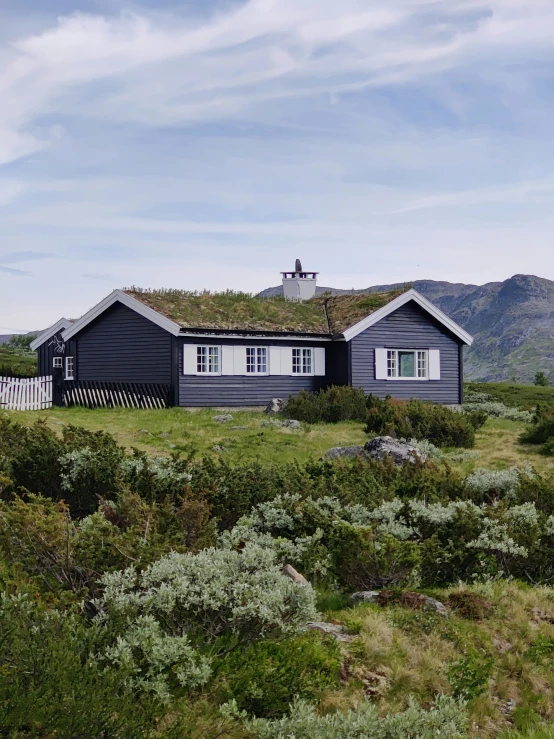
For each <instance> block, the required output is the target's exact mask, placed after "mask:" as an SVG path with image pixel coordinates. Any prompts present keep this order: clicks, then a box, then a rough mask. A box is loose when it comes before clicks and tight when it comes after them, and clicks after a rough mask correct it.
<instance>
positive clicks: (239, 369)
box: [233, 346, 246, 375]
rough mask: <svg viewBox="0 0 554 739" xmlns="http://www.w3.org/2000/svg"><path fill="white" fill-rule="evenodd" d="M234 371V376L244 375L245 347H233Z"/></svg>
mask: <svg viewBox="0 0 554 739" xmlns="http://www.w3.org/2000/svg"><path fill="white" fill-rule="evenodd" d="M233 351H234V370H235V375H245V374H246V347H245V346H234V347H233Z"/></svg>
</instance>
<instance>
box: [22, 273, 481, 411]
mask: <svg viewBox="0 0 554 739" xmlns="http://www.w3.org/2000/svg"><path fill="white" fill-rule="evenodd" d="M282 275H283V290H284V297H276V298H259V297H253V296H251V295H247V294H244V293H232V292H227V293H221V294H209V293H200V294H196V293H187V292H184V291H180V290H140V289H137V288H130V289H123V290H114V291H113V292H112V293H111V294H110V295H108V296H107V297H106V298H105V299H104V300H102V301H101V302H100V303H98V305H96V306H94V307H93V308H91V310H90V311H88V313H86V314H85V315H84V316H82V317H81V318H79V319H78V320H75V321H69V320H67V319H61V320H60V321H58V323H56V324H55V325H54V326H52V327H51V328H49V329H47V330H46V331H44V332H43V333H42V334H40V336H38V337H37V339H36V340H35V341H34V342H33V344H32V348H33V349H36V350H37V351H38V359H39V375H48V374H51V373H52V371H53V368H55V367H59V366H63V371H64V373H65V379H66V381H67V382H74V383H79V382H81V381H84V380H89V381H90V380H92V381H95V382H121V383H131V384H132V383H150V384H152V385H154V384H158V383H163V384H164V385H167V386H170V387H171V394H172V399H173V403H174V404H175V405H180V406H184V407H189V406H254V405H265V404H266V403H267V402H268V401H269V400H270V399H271V398H273V397H283V398H286V397H288V396H289V395H291V394H295V393H298V392H299V391H300V390H311V391H313V390H319V389H320V388H322V387H325V386H327V385H352V386H354V387H362V388H363V389H364V390H365V392H366V393H373V394H375V395H378V396H381V397H384V396H385V395H387V394H389V395H392V396H393V397H398V398H412V397H414V398H421V399H425V400H432V401H435V402H441V403H449V404H456V403H460V402H461V400H462V381H463V347H464V346H465V345H471V343H472V337H471V336H470V335H469V334H467V333H466V332H465V331H464V330H463V329H462V328H461V327H460V326H458V325H457V324H456V323H455V322H454V321H452V320H451V319H450V318H448V316H446V315H445V314H444V313H442V312H441V311H440V310H438V308H436V307H435V306H434V305H433V304H432V303H430V302H429V301H428V300H426V299H425V298H424V297H423V296H421V295H420V294H419V293H417V292H416V291H415V290H413V289H404V290H396V291H393V292H387V293H372V294H340V295H324V296H316V280H317V273H315V272H304V271H302V268H301V265H300V264H299V263H298V262H297V266H296V269H295V271H293V272H284V273H282Z"/></svg>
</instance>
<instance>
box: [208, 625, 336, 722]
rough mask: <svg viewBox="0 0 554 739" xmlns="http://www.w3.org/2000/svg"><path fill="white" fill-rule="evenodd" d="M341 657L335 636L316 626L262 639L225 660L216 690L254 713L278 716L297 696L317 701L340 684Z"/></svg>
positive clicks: (241, 707)
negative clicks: (285, 636) (279, 638)
mask: <svg viewBox="0 0 554 739" xmlns="http://www.w3.org/2000/svg"><path fill="white" fill-rule="evenodd" d="M342 660H343V654H342V652H341V649H340V647H339V645H338V643H337V642H336V641H335V640H333V639H330V638H329V637H327V638H325V637H323V636H322V635H321V634H317V633H313V632H312V633H308V634H302V635H301V636H298V637H295V638H293V639H289V640H287V641H286V642H271V641H264V642H260V643H258V644H253V645H252V646H250V647H248V648H247V649H243V650H241V651H240V652H239V651H233V652H230V653H229V654H228V655H226V656H225V657H224V658H223V659H222V660H221V662H220V663H219V664H218V666H217V672H216V675H217V678H216V684H215V685H214V692H215V693H216V695H218V696H219V699H220V700H221V702H225V701H229V700H234V701H235V702H236V705H237V706H238V708H239V709H240V710H241V711H246V712H247V713H248V714H249V715H251V716H259V717H262V718H276V717H278V716H282V715H284V714H285V713H286V712H287V711H288V708H289V704H290V703H291V702H292V701H293V700H294V698H295V697H298V698H301V699H303V700H310V701H317V700H319V699H321V697H322V695H323V693H324V692H325V691H326V690H329V689H331V688H338V687H339V685H340V680H339V675H340V667H341V663H342Z"/></svg>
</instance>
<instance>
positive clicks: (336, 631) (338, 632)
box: [306, 621, 354, 642]
mask: <svg viewBox="0 0 554 739" xmlns="http://www.w3.org/2000/svg"><path fill="white" fill-rule="evenodd" d="M306 629H307V630H308V631H319V633H320V634H324V635H325V636H332V637H333V638H334V639H336V640H337V641H342V642H348V641H352V640H353V639H354V637H353V636H352V634H347V633H346V629H345V628H344V626H341V625H340V624H328V623H327V622H326V621H312V622H310V623H308V624H306Z"/></svg>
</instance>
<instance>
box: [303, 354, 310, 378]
mask: <svg viewBox="0 0 554 739" xmlns="http://www.w3.org/2000/svg"><path fill="white" fill-rule="evenodd" d="M302 355H303V356H302V359H303V364H302V372H303V373H304V374H311V372H312V350H311V349H304V350H303V352H302Z"/></svg>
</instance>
